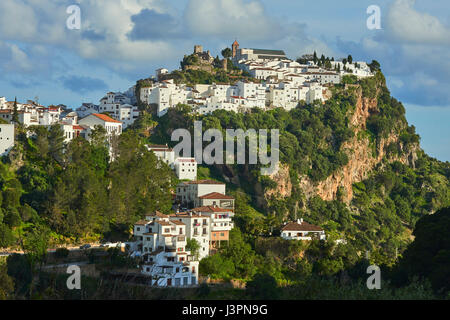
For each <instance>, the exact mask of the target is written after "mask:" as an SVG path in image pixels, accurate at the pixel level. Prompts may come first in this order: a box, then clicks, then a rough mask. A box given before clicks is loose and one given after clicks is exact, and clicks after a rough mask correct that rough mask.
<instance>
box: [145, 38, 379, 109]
mask: <svg viewBox="0 0 450 320" xmlns="http://www.w3.org/2000/svg"><path fill="white" fill-rule="evenodd" d="M232 52H233V58H232V61H233V63H234V64H235V65H236V66H238V67H239V68H240V69H241V70H243V71H245V72H248V73H249V74H250V75H251V76H252V77H253V78H254V79H256V81H255V82H251V81H242V80H240V81H237V82H235V83H234V84H227V83H214V84H210V85H204V84H203V85H194V86H193V87H190V86H188V85H186V84H175V83H174V81H173V80H171V79H169V80H162V81H159V80H160V76H161V74H167V73H168V71H167V69H158V70H157V75H158V77H157V79H158V80H157V81H154V82H153V83H152V84H150V85H148V86H145V87H142V88H141V89H140V99H141V101H142V102H144V103H147V104H153V105H156V106H157V114H158V116H163V115H164V114H166V113H167V111H168V110H169V108H173V107H175V106H176V105H178V104H187V105H191V106H192V107H194V111H196V112H198V113H200V114H208V113H211V112H213V111H215V110H227V111H234V112H245V111H248V110H249V109H251V108H261V109H266V108H274V107H275V108H276V107H282V108H285V109H287V110H290V109H292V108H295V107H296V106H297V104H298V103H299V102H300V101H302V100H303V101H305V102H306V103H308V104H311V103H313V102H314V101H316V100H318V101H321V102H324V101H325V100H326V99H327V98H326V97H327V96H328V95H326V94H325V93H326V90H327V87H328V86H329V85H331V84H338V83H340V82H341V77H342V76H343V75H345V74H354V75H356V76H357V77H367V76H371V75H372V73H371V72H370V68H369V67H368V65H367V64H366V63H365V62H354V63H346V64H345V65H344V64H343V62H340V61H336V62H335V61H332V62H331V66H332V68H331V70H327V69H325V68H321V67H319V66H317V65H316V64H314V62H313V61H308V62H307V64H300V63H298V62H297V61H293V60H290V59H288V58H287V57H286V55H285V53H284V51H281V50H266V49H248V48H242V49H239V44H238V43H237V41H235V42H234V43H233V44H232ZM338 66H339V70H340V71H337V70H338V69H337V68H338ZM344 66H345V68H344ZM335 68H336V69H335Z"/></svg>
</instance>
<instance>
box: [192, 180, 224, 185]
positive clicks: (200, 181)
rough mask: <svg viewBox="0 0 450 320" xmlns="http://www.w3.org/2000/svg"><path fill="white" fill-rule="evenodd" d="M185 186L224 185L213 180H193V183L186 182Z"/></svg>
mask: <svg viewBox="0 0 450 320" xmlns="http://www.w3.org/2000/svg"><path fill="white" fill-rule="evenodd" d="M185 183H186V184H223V185H224V184H225V183H222V182H219V181H214V180H195V181H186V182H185Z"/></svg>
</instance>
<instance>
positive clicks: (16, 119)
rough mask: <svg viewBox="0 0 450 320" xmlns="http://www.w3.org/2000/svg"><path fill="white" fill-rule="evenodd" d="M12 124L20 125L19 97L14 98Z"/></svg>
mask: <svg viewBox="0 0 450 320" xmlns="http://www.w3.org/2000/svg"><path fill="white" fill-rule="evenodd" d="M12 122H14V123H16V124H18V123H19V112H18V110H17V97H15V98H14V105H13V114H12Z"/></svg>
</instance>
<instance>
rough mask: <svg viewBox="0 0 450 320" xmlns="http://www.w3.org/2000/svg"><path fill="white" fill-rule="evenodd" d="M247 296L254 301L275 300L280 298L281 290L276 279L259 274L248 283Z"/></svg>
mask: <svg viewBox="0 0 450 320" xmlns="http://www.w3.org/2000/svg"><path fill="white" fill-rule="evenodd" d="M246 289H247V294H248V295H249V296H250V297H251V298H253V299H259V300H275V299H277V298H278V297H279V293H280V291H279V288H278V285H277V282H276V280H275V278H274V277H272V276H270V275H268V274H261V273H258V274H257V275H255V277H254V278H253V279H252V280H251V281H249V282H247V285H246Z"/></svg>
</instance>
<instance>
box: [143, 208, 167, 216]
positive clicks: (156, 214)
mask: <svg viewBox="0 0 450 320" xmlns="http://www.w3.org/2000/svg"><path fill="white" fill-rule="evenodd" d="M145 216H146V217H159V218H168V217H169V216H168V215H167V214H164V213H162V212H159V211H158V210H156V211H155V212H152V213H149V214H146V215H145Z"/></svg>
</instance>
